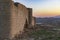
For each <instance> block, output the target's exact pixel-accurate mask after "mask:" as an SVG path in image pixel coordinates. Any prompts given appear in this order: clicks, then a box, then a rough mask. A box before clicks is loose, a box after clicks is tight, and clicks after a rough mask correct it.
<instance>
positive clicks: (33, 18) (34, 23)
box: [32, 17, 36, 27]
mask: <svg viewBox="0 0 60 40" xmlns="http://www.w3.org/2000/svg"><path fill="white" fill-rule="evenodd" d="M35 25H36V18H35V17H32V26H33V27H35Z"/></svg>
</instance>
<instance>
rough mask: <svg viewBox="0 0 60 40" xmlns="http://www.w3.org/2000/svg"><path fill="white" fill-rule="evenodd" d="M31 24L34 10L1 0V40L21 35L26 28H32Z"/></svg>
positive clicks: (8, 0) (7, 0) (10, 1)
mask: <svg viewBox="0 0 60 40" xmlns="http://www.w3.org/2000/svg"><path fill="white" fill-rule="evenodd" d="M31 22H32V8H27V7H25V6H24V5H22V4H20V3H17V2H15V3H14V2H13V1H12V0H0V40H4V39H9V38H11V39H12V38H14V37H15V36H17V35H18V34H21V33H22V32H23V31H24V30H23V29H24V27H25V26H27V25H28V26H29V27H31V25H32V24H31ZM26 24H27V25H26Z"/></svg>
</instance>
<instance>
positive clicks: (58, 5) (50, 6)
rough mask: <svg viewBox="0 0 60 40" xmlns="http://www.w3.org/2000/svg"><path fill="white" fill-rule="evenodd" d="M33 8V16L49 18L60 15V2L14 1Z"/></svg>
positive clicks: (46, 0)
mask: <svg viewBox="0 0 60 40" xmlns="http://www.w3.org/2000/svg"><path fill="white" fill-rule="evenodd" d="M14 1H17V2H20V3H22V4H24V5H25V6H27V7H31V8H33V16H35V17H39V16H40V17H46V16H48V17H50V16H56V15H60V0H14Z"/></svg>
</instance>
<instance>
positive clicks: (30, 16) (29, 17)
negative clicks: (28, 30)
mask: <svg viewBox="0 0 60 40" xmlns="http://www.w3.org/2000/svg"><path fill="white" fill-rule="evenodd" d="M27 9H28V20H29V27H31V25H32V24H31V23H32V8H27Z"/></svg>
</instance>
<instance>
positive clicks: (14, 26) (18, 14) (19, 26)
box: [11, 2, 28, 37]
mask: <svg viewBox="0 0 60 40" xmlns="http://www.w3.org/2000/svg"><path fill="white" fill-rule="evenodd" d="M11 11H12V12H11V13H12V15H11V36H12V37H14V35H18V34H20V33H22V31H23V29H24V26H25V21H26V20H27V21H28V10H27V9H26V7H25V6H24V5H22V4H20V3H14V2H12V7H11Z"/></svg>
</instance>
